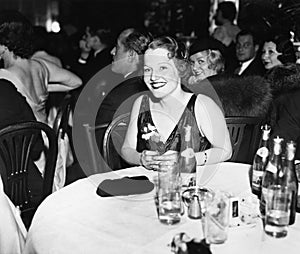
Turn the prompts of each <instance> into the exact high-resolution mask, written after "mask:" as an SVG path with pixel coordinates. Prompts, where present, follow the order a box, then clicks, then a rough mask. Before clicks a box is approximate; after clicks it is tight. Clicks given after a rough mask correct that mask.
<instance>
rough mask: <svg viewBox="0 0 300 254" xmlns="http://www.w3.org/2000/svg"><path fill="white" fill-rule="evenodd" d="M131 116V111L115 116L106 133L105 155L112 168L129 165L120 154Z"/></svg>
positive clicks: (104, 141)
mask: <svg viewBox="0 0 300 254" xmlns="http://www.w3.org/2000/svg"><path fill="white" fill-rule="evenodd" d="M129 116H130V113H125V114H122V115H120V116H118V117H117V118H115V119H114V120H113V121H112V122H111V123H110V124H109V126H108V127H107V129H106V131H105V133H104V138H103V157H104V160H105V161H106V163H107V165H108V166H109V167H110V168H111V169H112V170H117V169H121V168H124V167H128V166H129V164H128V163H126V162H125V160H123V159H122V157H121V156H120V154H121V148H122V145H123V142H124V139H125V135H126V131H127V128H128V123H129Z"/></svg>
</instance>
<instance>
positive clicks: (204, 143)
mask: <svg viewBox="0 0 300 254" xmlns="http://www.w3.org/2000/svg"><path fill="white" fill-rule="evenodd" d="M196 98H197V96H196V95H195V94H194V95H192V96H191V98H190V100H189V102H188V104H187V106H186V107H185V109H184V111H183V113H182V115H181V117H180V119H179V121H178V123H177V124H176V126H175V127H174V129H173V131H172V132H171V134H170V136H169V137H168V139H167V140H166V142H165V143H164V142H162V141H161V140H160V136H159V133H158V131H157V129H156V127H155V125H154V123H153V120H152V116H151V112H150V107H149V96H148V95H144V97H143V99H142V102H141V107H140V112H139V116H138V121H137V124H138V134H137V148H136V149H137V151H138V152H142V151H143V150H150V151H158V152H159V153H160V154H163V153H165V152H166V151H168V150H174V151H178V152H181V147H183V146H182V142H184V127H186V126H187V125H189V126H191V128H192V129H191V130H192V131H191V135H192V137H191V138H192V146H193V148H194V151H195V152H199V151H204V150H206V149H208V148H209V147H210V143H209V141H208V140H207V138H206V137H205V136H203V134H202V133H201V132H200V130H199V128H198V125H197V122H196V118H195V110H194V106H195V101H196Z"/></svg>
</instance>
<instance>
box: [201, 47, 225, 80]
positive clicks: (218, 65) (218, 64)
mask: <svg viewBox="0 0 300 254" xmlns="http://www.w3.org/2000/svg"><path fill="white" fill-rule="evenodd" d="M206 53H207V61H208V69H211V70H215V71H216V72H217V73H218V74H219V73H221V72H223V71H224V68H225V60H224V58H223V56H222V54H221V52H220V51H219V50H217V49H208V50H206Z"/></svg>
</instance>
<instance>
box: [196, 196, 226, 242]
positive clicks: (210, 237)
mask: <svg viewBox="0 0 300 254" xmlns="http://www.w3.org/2000/svg"><path fill="white" fill-rule="evenodd" d="M229 203H230V202H229V195H228V194H227V193H226V192H222V191H216V192H215V193H214V196H213V197H212V198H209V199H206V210H205V213H204V217H203V218H202V226H203V233H204V238H205V240H206V243H208V244H212V243H213V244H220V243H224V242H225V241H226V240H227V237H228V233H227V230H228V225H229Z"/></svg>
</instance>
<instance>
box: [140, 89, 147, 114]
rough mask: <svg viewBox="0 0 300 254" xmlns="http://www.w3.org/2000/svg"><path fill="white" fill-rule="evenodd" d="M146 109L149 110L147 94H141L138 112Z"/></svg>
mask: <svg viewBox="0 0 300 254" xmlns="http://www.w3.org/2000/svg"><path fill="white" fill-rule="evenodd" d="M146 111H149V96H148V95H147V94H145V95H143V98H142V101H141V106H140V112H139V114H141V113H144V112H146Z"/></svg>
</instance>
